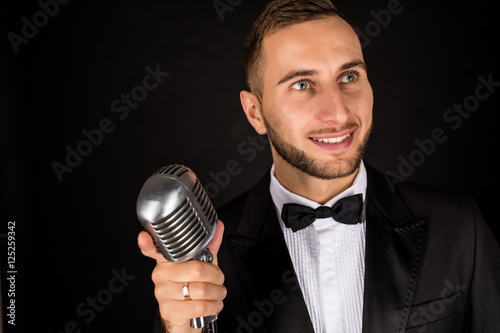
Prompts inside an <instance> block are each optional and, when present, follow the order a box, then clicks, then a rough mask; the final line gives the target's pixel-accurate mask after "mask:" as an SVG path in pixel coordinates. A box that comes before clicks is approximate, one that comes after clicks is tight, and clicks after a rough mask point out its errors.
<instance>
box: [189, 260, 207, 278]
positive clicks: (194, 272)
mask: <svg viewBox="0 0 500 333" xmlns="http://www.w3.org/2000/svg"><path fill="white" fill-rule="evenodd" d="M189 271H190V274H191V276H192V277H193V280H195V281H199V280H200V278H201V277H203V275H204V271H205V268H204V265H203V262H201V261H192V262H191V267H190V268H189Z"/></svg>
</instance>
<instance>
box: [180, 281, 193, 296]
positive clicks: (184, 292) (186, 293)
mask: <svg viewBox="0 0 500 333" xmlns="http://www.w3.org/2000/svg"><path fill="white" fill-rule="evenodd" d="M182 295H184V299H185V300H186V301H189V300H190V299H191V297H189V282H188V283H184V285H183V286H182Z"/></svg>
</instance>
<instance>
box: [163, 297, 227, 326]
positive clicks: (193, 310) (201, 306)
mask: <svg viewBox="0 0 500 333" xmlns="http://www.w3.org/2000/svg"><path fill="white" fill-rule="evenodd" d="M223 307H224V305H223V303H222V302H221V301H185V300H183V301H170V302H164V303H162V304H161V305H160V312H161V315H162V318H163V319H164V320H166V321H168V322H169V323H170V324H171V325H173V326H184V325H186V322H189V320H190V319H192V318H198V317H206V316H213V315H215V314H217V313H219V312H220V311H221V310H222V308H223Z"/></svg>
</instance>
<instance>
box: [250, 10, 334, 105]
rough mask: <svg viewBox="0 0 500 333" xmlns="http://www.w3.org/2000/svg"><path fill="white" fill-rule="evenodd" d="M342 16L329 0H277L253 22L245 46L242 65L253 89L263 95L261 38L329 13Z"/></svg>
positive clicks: (260, 96)
mask: <svg viewBox="0 0 500 333" xmlns="http://www.w3.org/2000/svg"><path fill="white" fill-rule="evenodd" d="M336 15H339V16H342V17H343V15H341V13H340V12H339V11H338V10H337V8H336V7H335V6H334V5H333V4H332V3H331V2H330V1H329V0H275V1H271V2H270V3H268V4H267V6H266V8H265V9H264V11H263V12H262V13H261V14H260V15H259V17H258V18H257V20H256V21H255V22H254V23H253V24H252V26H251V28H250V30H249V32H248V34H247V37H246V39H245V43H244V45H243V66H244V68H245V73H246V80H247V84H248V87H249V88H250V91H251V92H252V93H253V94H254V95H256V96H257V98H258V99H259V101H260V100H261V98H262V93H263V84H262V73H261V71H262V54H261V53H262V41H263V39H264V37H265V36H267V35H269V34H271V33H273V32H276V31H277V30H279V29H282V28H286V27H288V26H291V25H294V24H299V23H304V22H308V21H314V20H320V19H323V18H327V17H330V16H336Z"/></svg>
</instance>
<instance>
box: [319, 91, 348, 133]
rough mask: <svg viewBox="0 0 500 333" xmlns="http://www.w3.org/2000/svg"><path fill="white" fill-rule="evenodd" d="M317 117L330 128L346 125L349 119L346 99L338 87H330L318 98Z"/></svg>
mask: <svg viewBox="0 0 500 333" xmlns="http://www.w3.org/2000/svg"><path fill="white" fill-rule="evenodd" d="M316 97H317V111H316V115H317V117H318V118H319V119H320V120H321V121H323V122H325V123H327V124H328V125H329V126H338V125H343V124H345V123H346V122H347V121H348V119H349V109H348V108H347V105H346V97H345V96H344V94H343V93H342V91H341V90H340V88H339V86H338V85H336V84H335V85H334V86H331V87H328V88H327V89H324V90H323V91H321V92H320V93H319V94H318V95H317V96H316Z"/></svg>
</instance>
